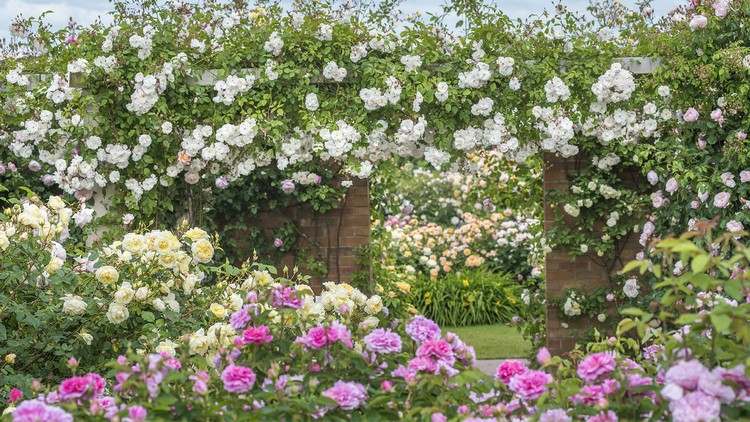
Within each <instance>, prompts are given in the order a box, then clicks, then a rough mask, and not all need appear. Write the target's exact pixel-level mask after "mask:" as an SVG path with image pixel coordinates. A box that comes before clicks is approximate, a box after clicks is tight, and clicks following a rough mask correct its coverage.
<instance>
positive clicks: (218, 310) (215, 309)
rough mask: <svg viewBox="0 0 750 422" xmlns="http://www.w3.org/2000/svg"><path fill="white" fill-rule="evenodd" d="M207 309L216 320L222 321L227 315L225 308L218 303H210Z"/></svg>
mask: <svg viewBox="0 0 750 422" xmlns="http://www.w3.org/2000/svg"><path fill="white" fill-rule="evenodd" d="M209 309H210V310H211V313H212V314H214V316H215V317H216V318H219V319H224V317H225V316H226V315H227V308H225V307H224V306H222V305H220V304H218V303H212V304H211V306H210V308H209Z"/></svg>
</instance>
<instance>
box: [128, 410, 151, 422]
mask: <svg viewBox="0 0 750 422" xmlns="http://www.w3.org/2000/svg"><path fill="white" fill-rule="evenodd" d="M146 415H148V411H147V410H146V409H145V408H143V407H142V406H130V408H129V409H128V417H129V418H130V419H129V422H143V421H145V420H146Z"/></svg>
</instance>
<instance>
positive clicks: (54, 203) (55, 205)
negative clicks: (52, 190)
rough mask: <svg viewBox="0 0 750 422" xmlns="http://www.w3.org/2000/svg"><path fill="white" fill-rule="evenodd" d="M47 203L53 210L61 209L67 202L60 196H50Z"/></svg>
mask: <svg viewBox="0 0 750 422" xmlns="http://www.w3.org/2000/svg"><path fill="white" fill-rule="evenodd" d="M47 205H49V207H50V208H52V209H53V210H59V209H63V208H65V202H63V200H62V199H60V197H59V196H50V197H49V199H48V200H47Z"/></svg>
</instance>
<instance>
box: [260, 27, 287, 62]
mask: <svg viewBox="0 0 750 422" xmlns="http://www.w3.org/2000/svg"><path fill="white" fill-rule="evenodd" d="M282 48H284V40H282V39H281V36H280V35H279V33H278V32H277V31H273V32H272V33H271V35H270V36H269V37H268V41H266V43H265V44H264V45H263V49H264V50H266V51H267V52H269V53H271V55H273V56H278V55H279V54H281V49H282Z"/></svg>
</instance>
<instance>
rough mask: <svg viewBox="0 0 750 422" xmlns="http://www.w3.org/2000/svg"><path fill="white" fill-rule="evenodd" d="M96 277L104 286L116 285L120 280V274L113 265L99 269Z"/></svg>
mask: <svg viewBox="0 0 750 422" xmlns="http://www.w3.org/2000/svg"><path fill="white" fill-rule="evenodd" d="M95 275H96V279H97V280H98V281H99V282H100V283H102V284H115V283H117V280H119V279H120V273H118V272H117V270H116V269H115V267H113V266H111V265H105V266H103V267H99V269H97V270H96V274H95Z"/></svg>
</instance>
